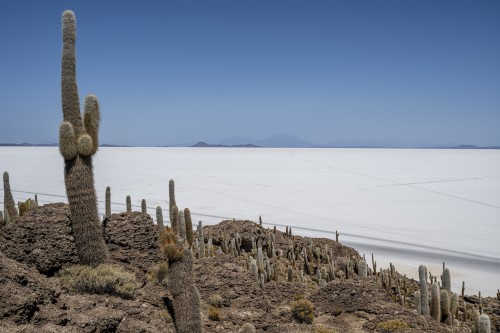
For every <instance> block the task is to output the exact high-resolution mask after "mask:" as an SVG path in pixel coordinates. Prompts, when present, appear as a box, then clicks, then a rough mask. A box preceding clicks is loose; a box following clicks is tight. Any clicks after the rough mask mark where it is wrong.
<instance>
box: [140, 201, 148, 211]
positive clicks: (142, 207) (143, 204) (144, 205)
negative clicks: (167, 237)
mask: <svg viewBox="0 0 500 333" xmlns="http://www.w3.org/2000/svg"><path fill="white" fill-rule="evenodd" d="M141 212H142V213H143V214H147V213H148V206H147V205H146V199H142V201H141Z"/></svg>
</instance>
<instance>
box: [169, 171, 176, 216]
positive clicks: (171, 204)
mask: <svg viewBox="0 0 500 333" xmlns="http://www.w3.org/2000/svg"><path fill="white" fill-rule="evenodd" d="M168 198H169V205H168V210H169V212H170V214H172V209H173V208H174V206H176V205H177V203H176V202H175V182H174V180H173V179H170V180H169V181H168ZM170 216H171V217H170V223H172V215H170Z"/></svg>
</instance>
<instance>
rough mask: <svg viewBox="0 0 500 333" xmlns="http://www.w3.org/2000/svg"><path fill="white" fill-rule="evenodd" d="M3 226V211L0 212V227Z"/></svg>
mask: <svg viewBox="0 0 500 333" xmlns="http://www.w3.org/2000/svg"><path fill="white" fill-rule="evenodd" d="M2 225H4V221H3V211H2V210H0V226H2Z"/></svg>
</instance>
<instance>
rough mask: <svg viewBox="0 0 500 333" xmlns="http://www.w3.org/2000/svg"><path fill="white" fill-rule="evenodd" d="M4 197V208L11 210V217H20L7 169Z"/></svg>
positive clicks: (4, 178)
mask: <svg viewBox="0 0 500 333" xmlns="http://www.w3.org/2000/svg"><path fill="white" fill-rule="evenodd" d="M3 198H4V199H3V200H4V208H5V210H7V211H8V212H9V216H10V218H11V219H12V218H16V217H18V216H19V215H18V213H17V209H16V203H15V202H14V197H13V196H12V191H11V190H10V182H9V173H8V172H7V171H5V172H4V173H3Z"/></svg>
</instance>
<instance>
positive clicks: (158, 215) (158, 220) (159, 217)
mask: <svg viewBox="0 0 500 333" xmlns="http://www.w3.org/2000/svg"><path fill="white" fill-rule="evenodd" d="M156 226H157V228H158V231H159V232H162V230H163V229H164V228H165V225H164V224H163V211H162V210H161V207H160V206H158V207H156Z"/></svg>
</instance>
